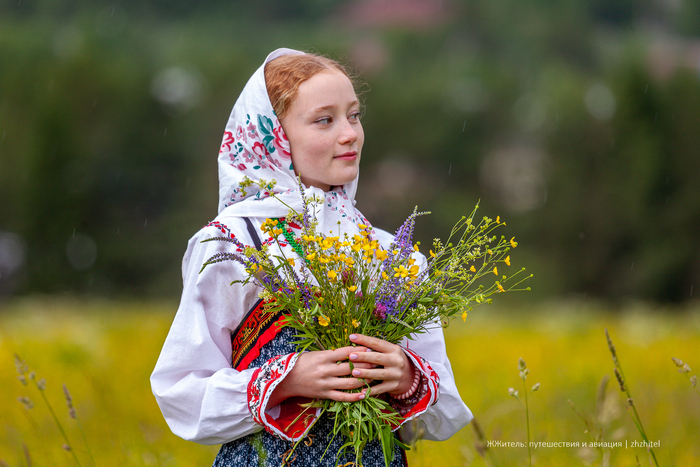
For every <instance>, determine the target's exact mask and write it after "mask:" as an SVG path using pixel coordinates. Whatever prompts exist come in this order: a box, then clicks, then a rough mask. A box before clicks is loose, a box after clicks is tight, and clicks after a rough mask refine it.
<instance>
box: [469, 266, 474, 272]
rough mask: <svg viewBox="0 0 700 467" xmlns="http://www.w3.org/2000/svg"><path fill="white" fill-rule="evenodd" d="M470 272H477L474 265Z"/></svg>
mask: <svg viewBox="0 0 700 467" xmlns="http://www.w3.org/2000/svg"><path fill="white" fill-rule="evenodd" d="M469 270H470V271H471V272H476V268H475V267H474V265H473V264H472V267H470V268H469Z"/></svg>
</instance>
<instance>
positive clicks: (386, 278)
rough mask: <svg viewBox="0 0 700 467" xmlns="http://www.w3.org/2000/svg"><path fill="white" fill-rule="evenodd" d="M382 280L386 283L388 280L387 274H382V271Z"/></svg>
mask: <svg viewBox="0 0 700 467" xmlns="http://www.w3.org/2000/svg"><path fill="white" fill-rule="evenodd" d="M382 279H384V280H385V281H388V280H389V276H388V275H387V273H386V272H384V271H382Z"/></svg>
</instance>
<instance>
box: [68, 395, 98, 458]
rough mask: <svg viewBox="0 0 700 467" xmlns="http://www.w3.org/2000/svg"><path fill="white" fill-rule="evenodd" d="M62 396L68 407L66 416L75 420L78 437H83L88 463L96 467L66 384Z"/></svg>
mask: <svg viewBox="0 0 700 467" xmlns="http://www.w3.org/2000/svg"><path fill="white" fill-rule="evenodd" d="M63 394H64V395H65V396H66V405H67V406H68V415H70V417H71V418H72V419H73V420H75V421H76V422H77V423H78V428H79V429H80V435H81V436H82V437H83V443H85V450H86V451H87V453H88V456H89V457H90V462H91V463H92V465H97V464H95V458H94V457H92V451H91V450H90V444H89V443H88V441H87V437H86V436H85V430H84V429H83V424H82V422H81V421H80V419H79V418H78V413H77V412H76V411H75V407H73V397H72V396H71V395H70V392H69V391H68V387H66V384H65V383H63Z"/></svg>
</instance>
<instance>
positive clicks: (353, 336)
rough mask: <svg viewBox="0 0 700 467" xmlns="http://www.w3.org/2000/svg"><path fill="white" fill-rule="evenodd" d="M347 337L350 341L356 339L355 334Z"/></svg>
mask: <svg viewBox="0 0 700 467" xmlns="http://www.w3.org/2000/svg"><path fill="white" fill-rule="evenodd" d="M348 337H349V338H350V340H351V341H354V340H355V339H357V334H350V335H349V336H348Z"/></svg>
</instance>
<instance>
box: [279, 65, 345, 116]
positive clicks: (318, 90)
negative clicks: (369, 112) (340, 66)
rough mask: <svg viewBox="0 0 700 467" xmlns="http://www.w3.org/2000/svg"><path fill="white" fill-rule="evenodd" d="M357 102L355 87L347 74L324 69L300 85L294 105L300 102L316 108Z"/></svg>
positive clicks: (301, 104) (300, 104) (302, 104)
mask: <svg viewBox="0 0 700 467" xmlns="http://www.w3.org/2000/svg"><path fill="white" fill-rule="evenodd" d="M356 102H357V96H356V95H355V89H354V88H353V86H352V83H351V82H350V79H348V77H347V76H345V75H344V74H343V73H341V72H339V71H323V72H321V73H316V74H315V75H314V76H312V77H311V78H309V79H308V80H306V81H304V82H303V83H301V85H299V90H298V92H297V98H296V99H295V101H294V102H293V103H292V107H294V106H295V104H298V106H304V107H307V106H311V107H313V108H314V109H316V108H321V107H328V106H338V105H343V106H344V105H353V104H354V103H356ZM312 110H313V109H312Z"/></svg>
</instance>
